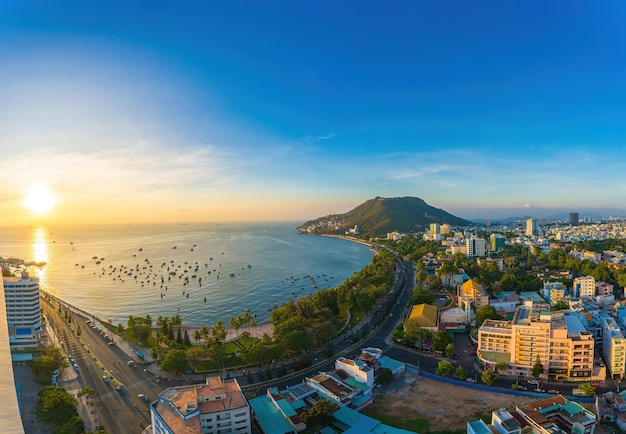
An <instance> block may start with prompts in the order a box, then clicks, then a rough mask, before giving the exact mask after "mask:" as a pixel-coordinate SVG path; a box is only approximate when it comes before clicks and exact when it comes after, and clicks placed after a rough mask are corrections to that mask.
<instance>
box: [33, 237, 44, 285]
mask: <svg viewBox="0 0 626 434" xmlns="http://www.w3.org/2000/svg"><path fill="white" fill-rule="evenodd" d="M31 253H32V258H33V259H32V260H33V261H34V262H45V263H48V239H47V238H46V230H45V229H44V228H37V229H35V232H34V234H33V245H32V248H31ZM33 268H34V271H35V274H36V275H37V277H38V278H39V284H40V285H41V284H45V283H46V268H47V267H46V266H43V267H33Z"/></svg>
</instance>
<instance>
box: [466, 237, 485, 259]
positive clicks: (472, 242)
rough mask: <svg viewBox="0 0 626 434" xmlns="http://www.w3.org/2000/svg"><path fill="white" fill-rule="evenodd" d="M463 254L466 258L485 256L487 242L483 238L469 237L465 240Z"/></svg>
mask: <svg viewBox="0 0 626 434" xmlns="http://www.w3.org/2000/svg"><path fill="white" fill-rule="evenodd" d="M465 249H466V251H465V254H466V255H467V257H468V258H474V257H476V256H485V255H486V254H487V240H485V239H484V238H477V237H474V236H472V237H470V238H467V239H466V240H465Z"/></svg>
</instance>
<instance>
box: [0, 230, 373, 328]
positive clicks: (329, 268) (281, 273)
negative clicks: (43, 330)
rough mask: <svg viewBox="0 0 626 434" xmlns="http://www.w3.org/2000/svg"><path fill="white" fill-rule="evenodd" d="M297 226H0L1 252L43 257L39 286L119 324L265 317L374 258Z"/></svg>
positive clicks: (340, 279)
mask: <svg viewBox="0 0 626 434" xmlns="http://www.w3.org/2000/svg"><path fill="white" fill-rule="evenodd" d="M296 226H297V224H295V223H266V224H263V223H255V224H250V223H245V224H242V223H239V224H234V223H233V224H217V223H207V224H189V225H180V224H178V225H173V224H172V225H126V226H122V225H120V226H93V227H84V228H75V227H74V228H61V227H58V228H57V227H55V228H50V227H47V228H46V227H40V228H37V229H14V228H10V229H9V228H0V256H2V257H5V258H6V257H16V258H21V259H24V260H27V261H45V262H47V265H46V266H45V267H42V268H37V267H29V270H30V273H31V275H37V276H39V279H40V286H41V288H42V289H45V290H47V291H49V292H50V293H52V294H54V295H56V296H58V297H60V298H62V299H64V300H66V301H68V302H69V303H71V304H74V305H75V306H77V307H79V308H81V309H83V310H86V311H88V312H90V313H92V314H95V315H96V316H98V317H100V318H102V319H105V320H111V321H113V322H114V323H115V324H117V323H120V322H121V323H122V324H126V320H127V318H128V316H129V315H139V316H144V315H146V314H150V315H152V317H153V318H156V317H157V316H159V315H164V316H173V315H175V314H180V315H181V316H182V318H183V323H184V324H185V325H188V326H200V325H202V324H206V325H212V324H214V323H215V321H216V320H218V319H221V320H222V321H224V322H225V324H226V325H228V321H229V319H230V317H231V316H236V315H241V314H242V313H243V311H244V308H245V307H248V308H249V309H250V311H251V312H253V313H256V314H257V321H258V322H262V321H264V320H267V319H269V314H270V310H271V308H272V306H273V305H274V306H279V305H280V304H282V303H284V302H285V301H287V300H288V299H289V298H291V297H293V298H297V297H299V296H301V295H306V294H308V293H312V292H315V291H316V290H318V289H323V288H329V287H334V286H337V285H339V284H341V283H342V282H344V281H345V280H346V279H347V278H348V277H350V276H351V275H352V274H353V273H354V272H355V271H358V270H360V269H362V268H363V267H364V266H365V265H367V264H369V263H370V262H371V258H372V252H371V251H370V250H369V249H368V248H367V247H366V246H363V245H361V244H357V243H353V242H350V241H346V240H341V239H335V238H326V237H315V236H307V235H298V234H297V233H296ZM98 262H99V263H98ZM173 273H175V274H173ZM193 276H195V277H193ZM186 282H188V283H186ZM205 299H206V301H205Z"/></svg>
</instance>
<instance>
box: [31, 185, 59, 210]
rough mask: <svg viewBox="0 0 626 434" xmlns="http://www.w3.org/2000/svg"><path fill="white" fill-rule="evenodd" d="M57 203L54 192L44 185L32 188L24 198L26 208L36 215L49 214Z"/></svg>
mask: <svg viewBox="0 0 626 434" xmlns="http://www.w3.org/2000/svg"><path fill="white" fill-rule="evenodd" d="M55 203H56V199H55V198H54V195H53V194H52V192H51V191H50V190H49V189H48V188H47V187H45V186H42V185H37V186H34V187H32V188H31V189H30V190H29V191H28V194H27V195H26V197H25V198H24V206H25V207H26V208H28V209H29V210H30V211H32V212H33V213H34V214H47V213H48V212H49V211H50V210H51V209H52V208H53V207H54V204H55Z"/></svg>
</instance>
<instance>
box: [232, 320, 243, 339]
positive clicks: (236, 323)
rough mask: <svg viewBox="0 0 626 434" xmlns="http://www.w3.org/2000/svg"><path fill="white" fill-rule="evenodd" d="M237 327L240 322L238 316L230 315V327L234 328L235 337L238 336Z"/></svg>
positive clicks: (239, 325)
mask: <svg viewBox="0 0 626 434" xmlns="http://www.w3.org/2000/svg"><path fill="white" fill-rule="evenodd" d="M239 327H241V322H240V320H239V317H236V316H231V317H230V328H231V329H234V330H235V333H236V335H237V337H239Z"/></svg>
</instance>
